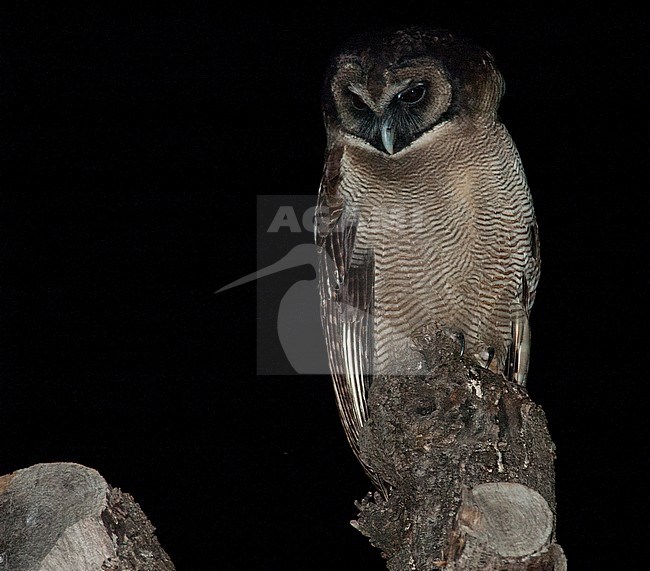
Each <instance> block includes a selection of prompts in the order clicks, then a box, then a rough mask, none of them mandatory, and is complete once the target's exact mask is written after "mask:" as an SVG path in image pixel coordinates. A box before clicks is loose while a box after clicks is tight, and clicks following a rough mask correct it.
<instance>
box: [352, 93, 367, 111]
mask: <svg viewBox="0 0 650 571" xmlns="http://www.w3.org/2000/svg"><path fill="white" fill-rule="evenodd" d="M350 99H351V100H352V107H354V108H355V109H356V110H357V111H365V110H366V109H368V106H367V105H366V102H365V101H364V100H363V99H361V96H359V95H357V94H356V93H354V91H350Z"/></svg>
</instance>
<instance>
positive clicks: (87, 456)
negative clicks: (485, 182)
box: [0, 0, 648, 570]
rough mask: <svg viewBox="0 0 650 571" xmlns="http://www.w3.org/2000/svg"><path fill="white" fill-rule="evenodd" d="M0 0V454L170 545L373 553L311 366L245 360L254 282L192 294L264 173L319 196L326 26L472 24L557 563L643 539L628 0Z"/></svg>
mask: <svg viewBox="0 0 650 571" xmlns="http://www.w3.org/2000/svg"><path fill="white" fill-rule="evenodd" d="M7 4H8V3H7ZM7 4H5V5H3V14H2V28H3V29H2V40H1V41H2V53H1V56H2V57H1V59H0V70H1V77H0V81H1V84H2V85H1V96H2V103H1V105H2V108H1V112H2V115H1V125H0V128H1V130H2V131H1V132H2V143H3V145H2V149H3V150H2V158H3V166H2V175H3V182H2V189H1V223H2V235H1V238H0V248H1V251H2V255H1V258H0V262H1V267H0V271H1V272H2V277H1V279H0V287H1V291H0V306H1V312H0V319H1V329H0V335H1V338H0V341H1V344H2V345H1V346H2V350H1V351H0V359H1V365H0V366H1V369H0V375H1V378H0V446H1V450H0V454H1V457H0V473H7V472H10V471H12V470H15V469H19V468H23V467H27V466H29V465H31V464H34V463H37V462H46V461H47V462H49V461H74V462H79V463H83V464H86V465H88V466H92V467H94V468H96V469H97V470H99V471H100V472H101V473H102V474H103V475H104V476H105V477H106V479H107V480H108V481H109V482H110V483H111V484H113V485H115V486H119V487H121V488H122V489H123V490H125V491H128V492H130V493H132V494H133V495H134V496H135V498H136V499H137V500H138V501H139V503H140V504H141V505H142V507H143V509H144V511H145V512H146V513H147V515H148V516H149V517H150V518H151V520H152V521H153V523H154V524H155V525H156V527H157V528H158V535H159V538H160V540H161V543H162V544H163V546H164V547H165V549H166V550H167V551H168V552H169V554H170V555H171V557H172V559H173V560H174V561H175V563H176V565H177V567H178V569H179V570H186V569H187V570H213V569H261V570H276V569H277V570H280V569H282V570H294V569H295V570H301V569H341V570H345V569H369V570H371V569H382V568H383V563H382V561H381V559H380V557H379V556H378V554H377V553H376V552H375V550H374V549H372V548H371V547H370V546H369V545H368V544H367V542H366V541H365V539H364V538H362V537H361V536H360V535H359V534H358V533H357V532H356V531H355V530H354V529H352V528H351V527H350V526H349V524H348V520H350V519H352V518H353V517H354V516H355V515H356V511H355V508H354V505H353V500H354V499H358V498H361V497H362V496H363V495H364V494H365V492H366V491H367V489H368V484H367V483H366V481H365V478H364V476H363V474H362V472H361V470H360V469H359V467H358V466H357V464H356V462H355V460H354V459H353V457H352V454H351V453H350V452H349V451H348V449H347V446H346V443H345V440H344V437H343V434H342V430H341V429H340V427H339V424H338V419H337V415H336V411H335V405H334V398H333V394H332V391H331V388H330V385H329V380H328V379H327V378H326V377H317V378H305V377H297V376H292V377H257V376H256V375H255V362H254V358H253V356H254V355H255V335H254V334H255V320H256V311H255V299H256V296H255V284H254V283H251V284H248V285H247V286H243V287H241V288H238V289H234V290H232V291H230V292H228V294H227V295H226V294H223V295H221V294H220V295H219V296H215V295H214V293H213V292H214V291H215V290H216V289H218V288H219V287H221V286H222V285H225V284H226V283H228V282H230V281H232V280H234V279H236V278H238V277H240V276H242V275H245V274H248V273H250V272H252V271H254V270H255V266H256V248H255V243H256V241H255V200H256V195H257V194H309V193H313V194H314V196H315V195H316V191H317V186H318V182H319V178H320V171H321V165H322V159H323V151H324V144H325V137H324V132H323V128H322V125H321V116H320V108H319V98H320V87H321V80H322V75H323V72H324V69H325V65H326V61H327V58H328V56H329V54H330V53H331V52H332V50H334V49H335V47H336V45H337V44H338V43H339V42H340V41H342V40H343V39H345V38H346V37H348V36H349V35H350V34H351V33H354V32H357V31H360V30H364V29H371V28H374V27H376V26H383V25H392V24H400V23H407V24H413V23H416V24H428V25H433V26H442V27H447V28H450V29H452V30H456V31H458V32H461V33H463V34H465V35H468V36H469V37H471V38H473V39H474V40H476V41H477V43H479V44H481V45H483V46H484V47H486V48H487V49H489V50H490V51H491V52H492V53H493V55H494V56H495V58H496V61H497V64H498V65H499V67H500V69H501V71H502V72H503V75H504V76H505V79H506V84H507V92H506V95H505V96H504V99H503V102H502V106H501V116H502V118H503V121H504V122H505V124H506V125H507V127H508V128H509V130H510V132H511V134H512V135H513V138H514V140H515V142H516V144H517V146H518V148H519V150H520V153H521V155H522V159H523V163H524V166H525V169H526V172H527V175H528V178H529V182H530V186H531V188H532V191H533V195H534V200H535V205H536V210H537V215H538V219H539V224H540V232H541V240H542V257H543V268H542V281H541V286H540V290H539V293H538V298H537V302H536V306H535V308H534V311H533V323H532V327H533V356H532V366H531V371H530V381H529V390H530V393H531V396H532V397H533V399H534V400H535V401H536V402H538V403H540V404H541V405H543V407H544V409H545V411H546V413H547V416H548V420H549V427H550V430H551V434H552V436H553V438H554V441H555V443H556V444H557V454H558V460H557V498H558V527H557V532H558V540H559V542H560V543H561V545H562V546H563V547H564V549H565V551H566V553H567V556H568V558H569V564H570V568H571V569H603V568H606V566H608V565H609V564H611V565H614V566H616V564H617V563H620V562H621V558H622V557H625V555H624V554H627V555H629V554H634V553H639V552H640V551H641V550H640V547H641V545H640V541H641V538H640V529H642V528H643V527H644V526H643V523H639V522H638V521H637V519H638V516H637V517H634V518H632V519H628V517H627V513H633V512H634V511H636V510H639V509H640V507H638V506H637V502H638V501H639V498H641V497H644V496H645V494H640V493H639V488H640V485H641V483H642V481H643V478H642V468H643V467H644V466H642V461H641V460H639V458H645V450H644V447H640V446H639V443H640V442H642V441H644V438H645V436H646V433H645V424H646V423H645V421H644V420H643V419H642V416H641V414H642V408H641V405H642V403H643V400H644V394H645V388H646V386H647V375H646V373H645V370H644V369H642V368H641V366H640V360H641V357H642V356H644V355H646V354H647V351H648V349H647V345H648V341H647V329H648V328H647V326H646V317H644V311H643V310H644V304H643V301H644V299H643V296H642V292H643V286H644V285H645V284H646V283H647V272H646V271H645V265H646V262H645V261H643V260H644V256H643V255H642V250H644V248H643V242H642V240H643V239H644V238H645V221H646V218H645V216H643V215H642V214H643V211H644V210H645V206H646V205H647V202H646V199H645V196H646V193H647V178H646V177H643V176H642V171H643V170H644V169H643V166H644V165H645V164H646V163H645V161H644V159H645V148H646V144H645V143H646V139H645V137H644V134H645V132H646V129H647V122H646V121H645V113H646V104H647V96H646V94H645V93H644V92H643V90H642V88H641V85H642V84H643V81H642V77H643V75H642V71H643V70H642V56H643V55H645V45H644V44H643V43H642V41H641V34H642V30H644V29H645V23H644V22H643V21H642V20H641V18H639V16H638V15H635V14H628V13H624V12H623V11H622V9H621V10H619V9H616V8H611V7H605V8H597V7H596V6H595V5H593V4H592V5H591V6H590V7H589V9H585V10H584V11H582V10H580V9H578V8H567V7H564V8H558V9H552V8H551V7H550V5H548V4H546V3H545V4H543V5H539V7H538V8H530V7H528V8H525V9H524V8H523V7H519V8H516V9H513V8H512V7H506V6H499V5H494V4H491V3H484V4H483V3H481V4H477V5H476V6H473V5H472V4H469V3H468V4H467V5H462V4H458V3H454V4H453V6H447V4H443V3H436V2H422V3H416V2H407V1H403V0H402V1H400V2H395V3H394V5H392V6H388V7H386V6H382V7H380V6H379V5H378V4H376V3H357V4H354V5H348V4H347V3H344V2H332V1H331V2H328V3H327V7H322V8H318V9H316V8H314V9H309V8H300V9H289V8H288V7H287V8H281V7H279V6H276V7H274V8H273V9H268V10H266V11H261V10H256V9H253V8H251V7H250V6H249V5H248V4H246V3H240V4H237V5H225V4H221V5H219V6H218V7H217V4H216V3H212V4H209V3H203V4H190V3H184V4H180V3H179V4H178V5H177V6H175V7H161V6H160V5H157V6H156V5H152V6H148V7H145V6H142V7H141V8H133V7H131V8H129V9H126V8H125V7H124V6H126V5H124V6H116V5H114V4H112V3H110V4H109V3H105V5H104V6H101V7H100V6H98V5H95V6H81V5H79V6H76V7H75V8H74V9H72V8H69V7H68V8H64V7H61V6H58V5H55V3H47V4H46V3H44V2H30V3H17V4H16V5H15V6H14V7H10V6H8V5H7ZM57 4H58V3H57ZM16 6H17V7H16ZM153 6H156V7H155V8H153ZM181 6H182V7H181ZM640 117H643V119H640ZM305 272H307V273H308V270H306V269H302V270H296V272H295V273H294V274H291V273H289V274H285V275H284V277H282V278H278V279H282V280H286V283H287V284H291V283H292V282H293V281H295V279H297V278H298V277H301V276H302V275H303V273H305ZM642 427H643V428H642ZM641 430H643V432H641V433H640V432H639V431H641ZM630 441H631V442H632V443H633V449H632V451H629V450H628V449H627V447H626V444H627V443H628V442H630ZM640 448H641V449H640ZM633 557H634V556H633ZM625 568H626V569H634V568H641V565H640V564H639V566H636V565H634V564H633V563H630V564H629V566H628V567H625Z"/></svg>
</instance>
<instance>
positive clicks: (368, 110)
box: [332, 62, 451, 155]
mask: <svg viewBox="0 0 650 571" xmlns="http://www.w3.org/2000/svg"><path fill="white" fill-rule="evenodd" d="M427 63H429V62H427ZM332 92H333V95H334V101H335V103H336V107H337V112H338V117H339V121H340V125H341V127H342V128H343V130H344V131H345V132H347V133H350V134H352V135H355V136H357V137H359V138H361V139H363V140H365V141H366V142H368V143H369V144H370V145H372V146H373V147H375V148H376V149H377V150H379V151H381V152H383V153H386V154H388V155H392V154H395V153H398V152H399V151H401V150H402V149H404V148H406V147H408V146H409V145H410V144H411V143H413V142H414V141H415V140H416V139H418V138H419V137H420V136H421V135H422V134H424V133H425V132H427V131H428V130H430V129H431V128H433V127H434V126H435V125H437V124H438V123H440V122H441V121H444V120H445V119H446V118H447V116H446V115H445V112H446V111H447V110H448V108H449V106H450V103H451V85H450V84H449V82H448V80H447V78H446V77H445V75H444V73H443V71H442V70H441V69H440V67H439V66H437V65H431V64H430V63H429V65H422V64H421V63H420V62H418V65H417V66H415V65H411V66H407V65H402V66H400V67H398V68H392V69H390V68H387V69H384V70H383V72H380V73H377V70H374V71H373V73H372V74H371V73H369V72H368V71H367V70H364V69H363V68H361V69H360V66H356V65H350V66H346V67H344V68H343V69H342V70H341V72H340V73H339V74H338V75H337V76H336V77H335V78H334V81H333V82H332Z"/></svg>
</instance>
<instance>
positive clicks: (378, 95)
mask: <svg viewBox="0 0 650 571" xmlns="http://www.w3.org/2000/svg"><path fill="white" fill-rule="evenodd" d="M502 93H503V79H502V77H501V74H500V73H499V72H498V70H497V69H496V67H495V66H494V64H493V60H492V56H491V55H490V54H489V53H488V52H487V51H485V50H484V49H482V48H480V47H478V46H476V45H474V44H472V43H471V42H469V41H467V40H464V39H462V38H459V37H456V36H454V35H452V34H451V33H449V32H447V31H441V30H433V29H424V28H409V29H404V30H391V31H382V32H376V33H369V34H363V35H361V36H357V37H355V38H353V39H352V40H351V41H350V42H348V43H347V44H346V45H344V46H343V48H342V49H341V50H340V51H339V53H338V54H337V55H336V56H335V57H334V58H333V59H332V63H331V65H330V68H329V71H328V73H327V77H326V81H325V88H324V95H323V109H324V114H325V120H326V124H327V126H328V129H339V130H341V131H343V132H344V133H347V134H348V135H352V136H355V137H358V138H360V139H362V140H364V141H366V142H367V143H369V144H370V145H372V146H373V147H374V148H376V149H377V150H378V151H380V152H383V153H387V154H388V155H392V154H394V153H397V152H399V151H401V150H402V149H405V148H406V147H408V146H409V145H410V144H411V143H413V142H414V141H415V140H417V139H418V138H419V137H421V136H422V135H423V134H424V133H427V132H428V131H430V130H431V129H434V128H435V127H436V126H437V125H440V124H441V123H444V122H447V121H453V120H454V119H456V118H459V117H463V116H464V117H478V116H483V117H486V118H494V117H495V116H496V110H497V107H498V105H499V100H500V98H501V95H502Z"/></svg>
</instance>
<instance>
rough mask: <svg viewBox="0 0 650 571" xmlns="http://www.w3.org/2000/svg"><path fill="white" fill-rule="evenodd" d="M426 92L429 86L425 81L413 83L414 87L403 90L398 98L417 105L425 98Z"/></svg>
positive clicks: (403, 101)
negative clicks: (425, 84)
mask: <svg viewBox="0 0 650 571" xmlns="http://www.w3.org/2000/svg"><path fill="white" fill-rule="evenodd" d="M426 92H427V88H426V87H425V86H424V83H418V84H417V85H413V86H412V87H409V88H408V89H405V90H404V91H402V93H400V94H399V95H398V96H397V99H399V100H400V101H401V102H402V103H406V104H407V105H415V104H416V103H420V101H422V100H423V99H424V94H425V93H426Z"/></svg>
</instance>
